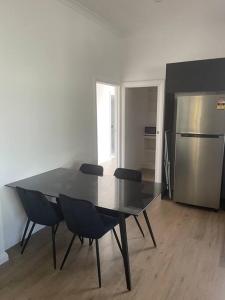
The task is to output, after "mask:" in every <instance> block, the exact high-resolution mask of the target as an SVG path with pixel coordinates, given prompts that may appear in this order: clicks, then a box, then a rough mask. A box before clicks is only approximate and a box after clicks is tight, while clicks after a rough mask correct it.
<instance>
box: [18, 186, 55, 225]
mask: <svg viewBox="0 0 225 300" xmlns="http://www.w3.org/2000/svg"><path fill="white" fill-rule="evenodd" d="M16 190H17V193H18V195H19V198H20V200H21V203H22V205H23V208H24V210H25V212H26V214H27V217H28V219H30V220H31V221H32V222H34V223H37V224H40V225H45V226H52V225H54V224H56V223H58V219H59V217H58V215H57V213H56V211H55V210H54V208H53V206H52V205H51V204H50V202H49V201H48V199H47V198H46V197H45V196H44V195H43V194H42V193H41V192H38V191H31V190H26V189H23V188H20V187H16Z"/></svg>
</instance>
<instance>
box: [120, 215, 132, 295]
mask: <svg viewBox="0 0 225 300" xmlns="http://www.w3.org/2000/svg"><path fill="white" fill-rule="evenodd" d="M119 226H120V236H121V243H122V250H123V263H124V269H125V276H126V282H127V289H128V290H129V291H130V290H131V275H130V262H129V252H128V244H127V230H126V220H125V215H124V214H120V224H119Z"/></svg>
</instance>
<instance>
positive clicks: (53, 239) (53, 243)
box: [52, 226, 56, 269]
mask: <svg viewBox="0 0 225 300" xmlns="http://www.w3.org/2000/svg"><path fill="white" fill-rule="evenodd" d="M52 251H53V266H54V269H56V249H55V226H52Z"/></svg>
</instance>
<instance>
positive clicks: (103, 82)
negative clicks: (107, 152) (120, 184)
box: [94, 79, 121, 167]
mask: <svg viewBox="0 0 225 300" xmlns="http://www.w3.org/2000/svg"><path fill="white" fill-rule="evenodd" d="M97 84H105V85H109V86H113V87H116V99H117V101H116V127H117V128H116V132H117V134H116V146H115V149H116V153H115V157H116V167H118V166H119V162H120V148H121V147H120V138H121V137H120V132H121V129H120V102H121V101H120V99H121V96H120V93H121V91H120V90H121V86H120V84H118V83H115V82H112V81H111V82H107V81H103V80H98V79H95V80H94V91H95V97H94V99H95V112H96V140H97V145H96V146H97V149H96V151H97V163H98V114H97V105H98V102H97Z"/></svg>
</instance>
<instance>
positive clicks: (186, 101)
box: [176, 94, 225, 134]
mask: <svg viewBox="0 0 225 300" xmlns="http://www.w3.org/2000/svg"><path fill="white" fill-rule="evenodd" d="M176 100H177V123H176V132H177V133H183V132H186V133H207V134H224V133H225V110H224V109H223V108H224V106H223V105H221V104H222V103H223V101H224V103H225V95H224V94H223V95H222V94H203V95H193V94H183V95H182V94H180V95H179V94H177V95H176Z"/></svg>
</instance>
